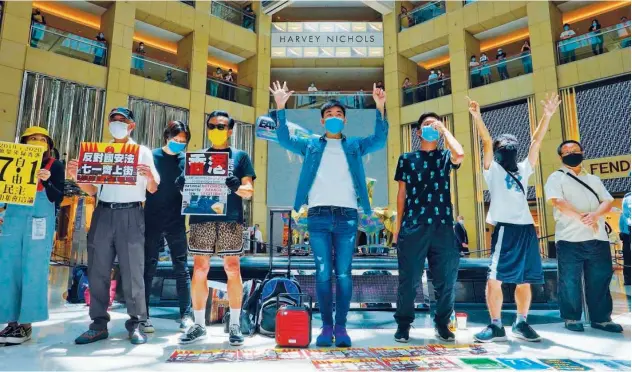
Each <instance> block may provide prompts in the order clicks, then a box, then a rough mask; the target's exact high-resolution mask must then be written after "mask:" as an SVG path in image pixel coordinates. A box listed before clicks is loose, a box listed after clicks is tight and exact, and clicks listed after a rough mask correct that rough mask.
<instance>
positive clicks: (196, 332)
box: [178, 324, 206, 345]
mask: <svg viewBox="0 0 632 372" xmlns="http://www.w3.org/2000/svg"><path fill="white" fill-rule="evenodd" d="M205 338H206V328H204V327H202V326H201V325H199V324H194V325H193V326H191V327H189V329H187V331H186V332H185V333H184V334H183V335H182V336H180V339H179V340H178V342H180V343H181V344H185V345H186V344H192V343H194V342H196V341H199V340H202V339H205Z"/></svg>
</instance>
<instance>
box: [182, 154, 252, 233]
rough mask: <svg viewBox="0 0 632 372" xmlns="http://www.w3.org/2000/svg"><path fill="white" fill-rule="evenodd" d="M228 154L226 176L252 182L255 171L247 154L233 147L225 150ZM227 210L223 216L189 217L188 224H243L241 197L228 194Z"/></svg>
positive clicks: (231, 193) (232, 193)
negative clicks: (217, 222) (247, 178)
mask: <svg viewBox="0 0 632 372" xmlns="http://www.w3.org/2000/svg"><path fill="white" fill-rule="evenodd" d="M206 151H207V152H211V151H213V152H219V151H222V150H216V149H213V148H212V147H211V148H209V149H207V150H206ZM225 151H226V152H228V157H229V159H228V176H229V177H230V176H235V177H237V178H239V179H240V180H241V179H242V178H244V177H252V180H253V181H254V180H255V179H256V178H257V176H256V175H255V170H254V168H253V167H252V162H251V161H250V157H249V156H248V153H246V152H245V151H242V150H237V149H235V148H233V147H230V148H228V149H226V150H225ZM227 204H228V205H227V208H226V209H227V210H226V215H225V216H214V215H208V216H205V215H191V217H190V218H189V223H191V224H196V223H204V222H212V221H221V222H238V223H243V222H244V207H243V204H242V199H241V196H239V195H237V194H235V193H234V192H231V191H229V192H228V201H227Z"/></svg>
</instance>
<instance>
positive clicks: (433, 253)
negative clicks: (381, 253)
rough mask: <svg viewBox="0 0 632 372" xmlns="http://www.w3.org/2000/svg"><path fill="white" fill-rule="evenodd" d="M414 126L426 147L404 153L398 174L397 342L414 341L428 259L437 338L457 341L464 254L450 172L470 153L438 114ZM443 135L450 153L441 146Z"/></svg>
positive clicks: (395, 238)
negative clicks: (455, 318)
mask: <svg viewBox="0 0 632 372" xmlns="http://www.w3.org/2000/svg"><path fill="white" fill-rule="evenodd" d="M415 127H416V128H415V133H416V134H417V135H418V136H420V138H421V149H420V150H419V151H415V152H409V153H404V154H402V155H401V156H400V157H399V160H398V162H397V170H396V171H395V181H397V183H398V187H399V189H398V191H397V222H396V223H395V233H394V237H393V241H394V242H397V269H398V271H399V285H398V289H397V311H396V312H395V320H396V321H397V332H396V333H395V341H397V342H404V343H405V342H408V341H409V333H410V325H411V324H412V323H413V321H414V320H415V297H416V295H417V287H418V286H419V283H420V281H421V275H422V273H423V269H424V264H425V261H426V257H427V258H428V263H429V265H430V270H431V271H432V273H433V274H432V282H433V285H434V288H435V293H436V298H437V308H436V314H435V317H434V321H435V334H436V336H437V337H438V338H440V339H441V340H443V341H453V340H454V338H455V336H454V333H452V332H451V331H450V330H449V329H448V324H449V322H450V315H451V314H452V311H453V310H454V288H455V285H456V279H457V272H458V267H459V258H460V252H459V250H458V249H456V247H455V246H454V241H455V236H454V229H453V222H454V220H453V217H452V216H453V207H452V198H451V195H450V172H451V171H452V169H457V168H459V166H460V164H461V162H462V161H463V157H464V156H465V155H464V152H463V147H462V146H461V144H460V143H459V142H458V141H457V140H456V138H454V136H453V135H452V134H451V133H450V131H448V129H447V128H446V127H445V125H444V124H443V122H442V121H441V118H440V117H439V116H438V115H437V114H436V113H434V112H428V113H424V114H422V115H421V116H420V117H419V120H418V121H417V125H416V126H415ZM441 137H443V139H444V143H445V146H446V147H447V149H440V148H439V147H438V144H439V140H440V139H441Z"/></svg>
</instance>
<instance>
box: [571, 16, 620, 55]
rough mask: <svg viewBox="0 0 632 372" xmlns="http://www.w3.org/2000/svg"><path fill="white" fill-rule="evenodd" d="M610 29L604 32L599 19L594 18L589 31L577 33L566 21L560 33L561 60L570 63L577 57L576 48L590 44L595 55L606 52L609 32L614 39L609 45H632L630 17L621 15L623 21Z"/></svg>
mask: <svg viewBox="0 0 632 372" xmlns="http://www.w3.org/2000/svg"><path fill="white" fill-rule="evenodd" d="M610 31H612V33H610V32H609V31H606V32H604V31H603V30H602V27H601V23H599V20H598V19H596V18H595V19H593V20H592V22H591V24H590V27H589V28H588V32H587V33H586V34H583V35H579V36H578V35H577V32H575V30H573V29H572V28H571V25H570V24H568V23H566V24H564V26H563V30H562V33H561V34H560V43H559V53H560V62H561V63H568V62H573V61H575V60H576V59H577V57H576V54H575V52H576V50H577V49H579V48H581V47H584V46H588V45H590V48H591V49H592V53H593V55H600V54H603V52H604V43H605V40H604V36H606V35H607V34H610V35H611V36H610V35H608V37H609V38H611V39H613V42H612V43H609V44H608V45H609V47H614V48H628V47H630V21H629V20H628V17H626V16H623V17H621V21H620V22H619V23H618V24H617V25H616V26H615V27H614V28H612V29H611V30H610Z"/></svg>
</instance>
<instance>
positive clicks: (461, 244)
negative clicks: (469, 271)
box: [454, 216, 470, 256]
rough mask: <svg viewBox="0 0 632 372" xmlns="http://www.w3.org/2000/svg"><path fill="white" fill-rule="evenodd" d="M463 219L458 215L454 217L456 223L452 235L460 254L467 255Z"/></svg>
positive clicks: (467, 246)
mask: <svg viewBox="0 0 632 372" xmlns="http://www.w3.org/2000/svg"><path fill="white" fill-rule="evenodd" d="M464 223H465V219H464V218H463V216H458V217H457V218H456V223H455V224H454V236H455V238H456V244H457V247H458V248H459V251H460V252H461V256H469V255H470V248H469V240H468V238H467V230H465V225H463V224H464Z"/></svg>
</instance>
